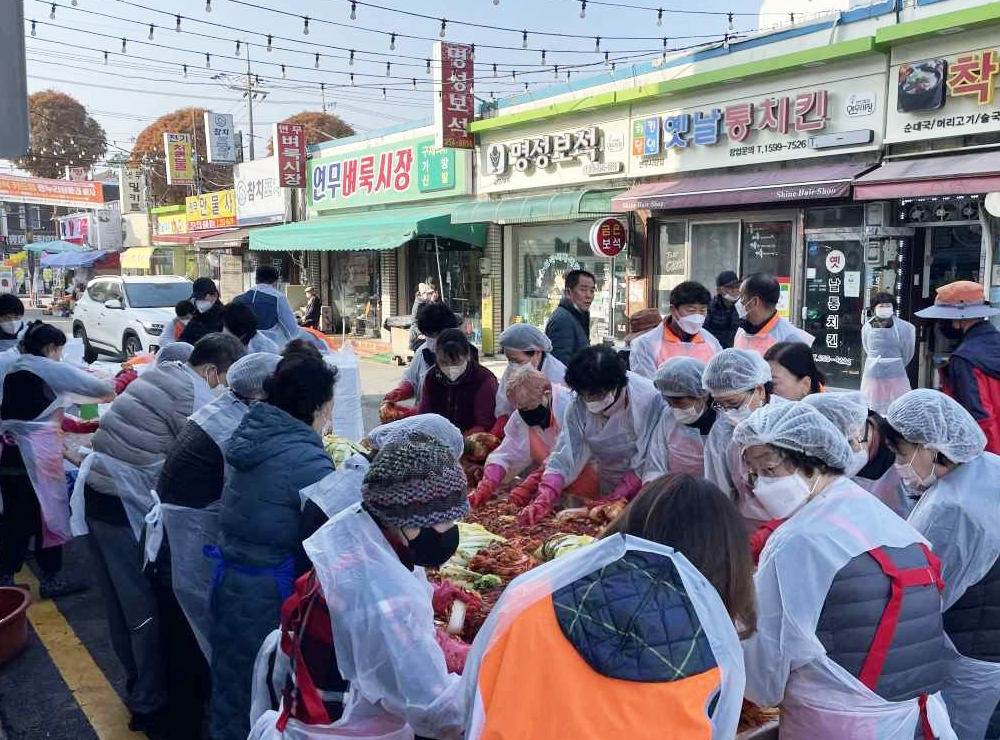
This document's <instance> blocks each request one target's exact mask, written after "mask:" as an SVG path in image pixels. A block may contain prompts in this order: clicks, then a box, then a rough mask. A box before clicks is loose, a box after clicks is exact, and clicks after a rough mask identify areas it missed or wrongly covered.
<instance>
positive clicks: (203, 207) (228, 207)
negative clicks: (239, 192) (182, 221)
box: [185, 189, 236, 232]
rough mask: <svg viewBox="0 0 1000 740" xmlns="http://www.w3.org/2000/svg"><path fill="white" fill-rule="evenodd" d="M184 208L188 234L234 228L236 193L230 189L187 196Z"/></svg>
mask: <svg viewBox="0 0 1000 740" xmlns="http://www.w3.org/2000/svg"><path fill="white" fill-rule="evenodd" d="M185 207H186V210H185V214H186V218H187V230H188V231H189V232H191V231H204V230H206V229H225V228H228V227H230V226H236V192H235V191H234V190H232V189H229V190H219V191H216V192H214V193H204V194H202V195H189V196H188V197H187V199H186V200H185Z"/></svg>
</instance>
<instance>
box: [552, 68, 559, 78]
mask: <svg viewBox="0 0 1000 740" xmlns="http://www.w3.org/2000/svg"><path fill="white" fill-rule="evenodd" d="M552 72H553V74H552V76H553V77H555V78H556V79H557V80H558V79H559V65H558V64H557V65H556V66H555V67H554V68H553V70H552Z"/></svg>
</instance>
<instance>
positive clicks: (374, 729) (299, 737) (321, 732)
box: [247, 710, 414, 740]
mask: <svg viewBox="0 0 1000 740" xmlns="http://www.w3.org/2000/svg"><path fill="white" fill-rule="evenodd" d="M280 716H281V714H280V712H275V711H272V710H268V711H267V712H265V713H264V714H262V715H261V716H260V717H259V718H258V719H257V721H256V722H255V723H254V725H253V727H252V728H251V729H250V735H249V737H248V738H247V740H413V737H414V735H413V730H412V729H411V728H410V726H409V725H407V724H406V723H405V722H401V721H400V720H398V719H397V718H395V717H390V716H389V715H381V716H378V717H366V718H363V719H358V720H355V721H354V722H351V723H350V725H348V726H344V725H342V724H340V723H337V722H335V723H334V724H332V725H322V726H321V725H307V724H305V723H303V722H299V721H298V720H297V719H294V718H291V719H289V720H288V725H287V726H286V727H285V731H284V732H281V731H280V730H278V728H277V727H276V726H275V725H276V724H277V722H278V717H280Z"/></svg>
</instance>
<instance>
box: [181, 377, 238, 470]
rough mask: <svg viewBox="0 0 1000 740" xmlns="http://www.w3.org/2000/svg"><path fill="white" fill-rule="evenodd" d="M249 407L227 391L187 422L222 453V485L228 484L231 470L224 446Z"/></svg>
mask: <svg viewBox="0 0 1000 740" xmlns="http://www.w3.org/2000/svg"><path fill="white" fill-rule="evenodd" d="M249 411H250V407H249V406H247V405H246V404H245V403H243V402H242V401H241V400H240V399H239V398H237V397H236V395H235V394H234V393H233V392H232V391H227V392H226V393H224V394H222V395H221V396H219V397H218V398H216V399H215V400H213V401H212V402H211V403H207V404H205V405H204V406H202V407H201V408H200V409H198V410H197V411H195V412H194V413H193V414H191V416H189V417H188V420H190V421H193V422H194V423H195V424H197V425H198V426H199V427H201V430H202V431H203V432H205V434H207V435H208V436H209V437H210V438H211V439H212V441H213V442H215V444H216V445H217V446H218V447H219V450H220V451H222V453H223V455H222V460H223V463H222V465H223V485H225V483H228V482H229V477H230V474H231V472H232V471H231V468H230V466H229V462H228V461H227V460H226V456H225V449H226V444H228V442H229V440H230V439H231V438H232V436H233V432H235V431H236V427H238V426H239V425H240V422H242V421H243V417H244V416H246V415H247V413H248V412H249Z"/></svg>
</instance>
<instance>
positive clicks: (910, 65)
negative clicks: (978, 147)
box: [885, 32, 1000, 142]
mask: <svg viewBox="0 0 1000 740" xmlns="http://www.w3.org/2000/svg"><path fill="white" fill-rule="evenodd" d="M942 41H943V42H944V43H941V42H938V43H935V44H934V46H933V47H931V48H927V46H926V45H923V46H921V47H920V52H921V53H922V54H924V55H925V56H922V57H920V58H913V57H911V58H908V59H906V58H900V59H898V60H897V59H896V58H894V59H893V65H892V68H891V70H890V78H889V79H890V86H889V87H890V91H889V94H890V100H889V116H888V120H887V121H886V137H885V138H886V141H888V142H897V141H916V140H920V139H937V138H941V137H945V136H966V135H969V134H980V133H987V132H991V131H1000V95H997V93H996V88H997V85H998V84H1000V45H997V43H996V38H995V32H993V33H992V35H991V34H990V33H986V32H970V33H967V34H961V35H957V36H955V37H954V39H951V38H947V39H942ZM980 44H981V45H980ZM928 52H934V53H933V54H928Z"/></svg>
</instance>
